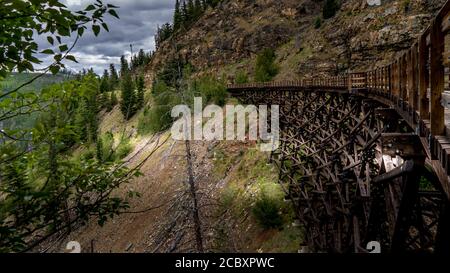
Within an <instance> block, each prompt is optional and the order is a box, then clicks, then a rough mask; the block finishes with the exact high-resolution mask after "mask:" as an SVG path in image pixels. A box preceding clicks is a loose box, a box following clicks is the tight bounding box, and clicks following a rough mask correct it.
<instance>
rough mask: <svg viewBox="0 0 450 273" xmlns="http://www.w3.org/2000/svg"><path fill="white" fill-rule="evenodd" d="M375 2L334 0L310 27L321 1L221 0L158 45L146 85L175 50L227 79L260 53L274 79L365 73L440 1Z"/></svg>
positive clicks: (408, 38)
mask: <svg viewBox="0 0 450 273" xmlns="http://www.w3.org/2000/svg"><path fill="white" fill-rule="evenodd" d="M376 2H378V1H367V0H342V1H341V5H340V9H339V10H338V12H337V14H336V15H335V16H334V17H332V18H330V19H328V20H323V19H321V21H322V22H321V24H316V21H317V20H318V18H320V17H321V16H322V8H323V5H324V3H325V1H323V0H322V1H321V0H256V1H255V0H224V1H223V2H222V3H221V4H220V5H219V6H218V7H217V8H215V9H209V10H208V11H207V12H206V13H205V14H204V15H203V17H201V18H200V20H199V21H197V22H196V23H195V25H194V26H193V27H192V28H191V29H190V30H188V31H187V32H184V33H178V34H177V35H175V37H173V38H172V39H170V40H167V41H165V42H164V43H163V44H162V45H161V47H160V48H159V50H158V51H157V53H156V55H155V58H154V60H153V61H152V62H151V64H150V65H149V67H148V68H147V69H148V79H151V78H152V75H153V74H154V71H156V70H157V69H159V68H160V67H161V66H162V64H164V63H165V62H166V61H167V60H168V59H170V58H172V57H173V56H174V54H175V52H177V53H178V54H179V55H180V56H182V57H183V58H185V59H187V60H189V62H190V63H191V64H192V65H193V66H194V67H195V68H196V69H198V71H205V72H213V73H216V74H217V75H222V74H223V73H226V76H227V78H228V80H230V81H231V80H232V79H233V77H234V74H235V72H236V70H237V69H245V70H249V72H250V74H251V68H252V63H253V60H254V59H255V58H254V57H255V54H256V53H258V52H259V51H260V50H261V49H263V48H267V47H272V48H275V49H276V52H277V58H278V63H279V65H280V70H281V71H280V72H281V73H280V74H279V76H278V78H277V79H296V78H299V77H301V75H305V74H309V73H311V71H322V72H324V73H338V72H340V71H343V70H345V69H347V67H350V68H351V69H356V70H357V69H365V68H367V67H369V66H374V65H376V64H377V63H379V62H383V60H386V59H390V58H391V57H392V55H393V54H394V52H395V51H398V50H399V49H404V48H407V47H409V46H410V45H411V43H412V41H413V39H414V38H415V37H417V35H418V34H419V33H420V32H421V31H422V30H423V29H424V27H425V26H426V25H427V24H428V23H429V21H430V18H432V16H433V14H435V13H436V12H437V11H438V10H439V8H440V7H441V6H442V4H443V3H444V2H445V1H444V0H396V1H394V0H381V1H380V2H381V4H380V5H377V4H376ZM369 3H370V5H369ZM372 3H375V4H372ZM319 25H320V26H319Z"/></svg>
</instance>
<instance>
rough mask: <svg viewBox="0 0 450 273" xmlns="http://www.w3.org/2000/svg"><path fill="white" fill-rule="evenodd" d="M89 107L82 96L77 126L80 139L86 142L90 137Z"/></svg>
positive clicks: (76, 120)
mask: <svg viewBox="0 0 450 273" xmlns="http://www.w3.org/2000/svg"><path fill="white" fill-rule="evenodd" d="M87 112H88V110H87V107H86V101H85V99H83V98H81V99H80V102H79V105H78V108H77V111H76V114H75V126H76V128H77V130H76V131H77V135H78V137H79V139H80V142H82V143H83V142H86V141H87V138H88V132H87V126H86V121H87Z"/></svg>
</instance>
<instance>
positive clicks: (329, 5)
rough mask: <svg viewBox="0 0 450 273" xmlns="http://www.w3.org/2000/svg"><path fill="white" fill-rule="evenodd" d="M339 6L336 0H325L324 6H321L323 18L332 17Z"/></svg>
mask: <svg viewBox="0 0 450 273" xmlns="http://www.w3.org/2000/svg"><path fill="white" fill-rule="evenodd" d="M338 8H339V5H338V3H337V2H336V0H327V2H326V3H325V6H324V7H323V19H329V18H331V17H333V16H334V15H335V14H336V12H337V10H338Z"/></svg>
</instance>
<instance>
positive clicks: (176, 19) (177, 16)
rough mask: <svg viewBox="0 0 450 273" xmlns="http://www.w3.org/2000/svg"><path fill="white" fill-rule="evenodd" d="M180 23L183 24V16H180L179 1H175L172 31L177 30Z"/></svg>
mask: <svg viewBox="0 0 450 273" xmlns="http://www.w3.org/2000/svg"><path fill="white" fill-rule="evenodd" d="M182 23H183V16H182V14H181V6H180V0H177V1H176V2H175V11H174V14H173V29H174V31H177V30H179V29H180V27H181V24H182Z"/></svg>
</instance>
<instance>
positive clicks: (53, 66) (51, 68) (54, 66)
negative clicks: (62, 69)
mask: <svg viewBox="0 0 450 273" xmlns="http://www.w3.org/2000/svg"><path fill="white" fill-rule="evenodd" d="M50 72H52V74H53V75H55V74H57V73H58V72H59V66H57V65H52V66H50Z"/></svg>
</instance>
